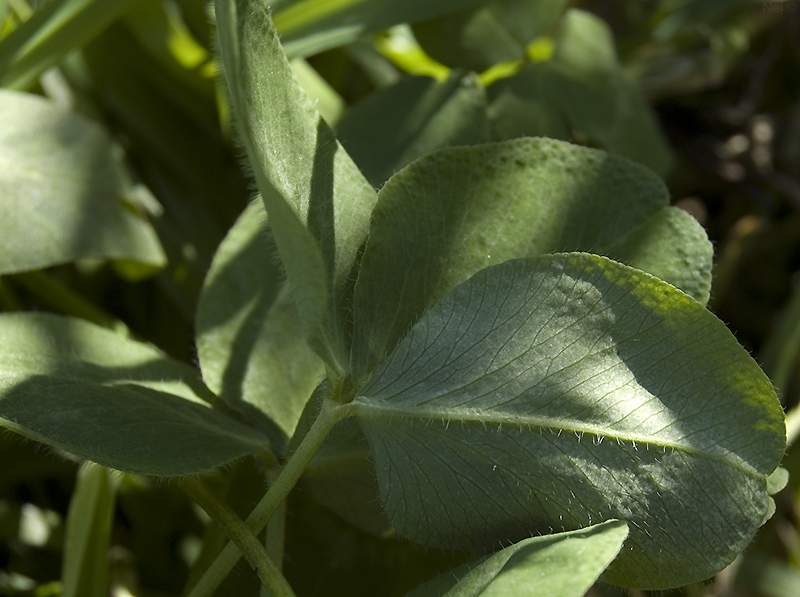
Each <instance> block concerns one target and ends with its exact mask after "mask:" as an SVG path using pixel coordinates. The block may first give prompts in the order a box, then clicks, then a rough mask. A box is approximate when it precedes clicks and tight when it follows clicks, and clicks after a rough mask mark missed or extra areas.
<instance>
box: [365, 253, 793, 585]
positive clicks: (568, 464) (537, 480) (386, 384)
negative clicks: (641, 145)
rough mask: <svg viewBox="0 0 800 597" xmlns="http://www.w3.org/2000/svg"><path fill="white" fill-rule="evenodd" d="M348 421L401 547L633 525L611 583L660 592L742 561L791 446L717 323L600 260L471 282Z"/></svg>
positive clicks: (538, 265) (535, 261) (421, 327)
mask: <svg viewBox="0 0 800 597" xmlns="http://www.w3.org/2000/svg"><path fill="white" fill-rule="evenodd" d="M351 408H352V409H353V412H354V415H355V417H356V419H357V420H358V422H359V423H360V424H361V426H362V428H363V429H364V432H365V433H366V435H367V438H368V439H369V441H370V444H371V446H372V449H373V453H374V456H375V468H376V471H377V475H378V482H379V484H380V490H381V501H382V502H383V504H384V508H385V510H386V513H387V515H388V516H389V519H390V521H391V522H392V526H393V527H394V528H395V529H397V531H398V533H399V534H400V535H403V536H406V537H408V538H409V539H412V540H414V541H417V542H420V543H423V544H426V545H434V546H439V547H450V548H453V547H470V548H481V547H484V548H485V547H488V546H492V545H497V542H498V541H510V540H519V539H521V538H524V537H527V536H530V534H531V533H535V532H537V531H539V532H546V531H547V530H548V529H550V530H552V529H554V528H556V529H558V528H561V529H563V530H570V529H576V528H580V527H587V526H590V525H592V524H596V523H597V522H601V521H604V520H610V519H619V520H625V521H626V522H627V523H628V525H629V529H630V536H629V537H628V539H627V540H626V542H625V546H624V547H623V550H622V552H621V553H620V555H619V557H618V558H617V559H616V560H615V561H614V563H612V564H611V566H610V567H609V568H608V570H607V571H606V573H605V575H604V579H605V580H607V581H608V582H611V583H614V584H620V585H622V586H628V587H637V588H648V589H665V588H671V587H677V586H681V585H684V584H687V583H689V582H693V581H698V580H703V579H706V578H708V577H710V576H711V575H713V574H715V573H716V572H718V571H719V570H722V569H723V568H724V567H725V566H727V565H728V564H730V562H731V561H733V559H734V558H735V557H736V556H737V555H738V554H739V553H740V552H741V551H742V550H743V549H744V548H745V547H746V546H747V544H748V543H749V542H750V540H751V539H752V537H753V535H754V534H755V532H756V530H757V529H758V527H759V526H760V525H761V524H762V522H763V520H764V517H765V515H766V514H767V512H768V510H769V500H770V498H769V495H768V493H767V477H768V476H769V475H770V474H771V473H772V472H773V471H774V470H775V469H776V467H777V466H778V463H779V462H780V460H781V459H782V457H783V452H784V449H785V446H786V428H785V424H784V417H783V410H782V408H781V405H780V403H779V401H778V399H777V396H776V395H775V392H774V389H773V388H772V385H771V383H770V381H769V379H768V378H767V377H766V376H765V375H764V373H763V372H762V371H761V370H760V369H759V368H758V365H757V364H756V363H755V361H754V360H753V359H752V358H751V357H750V356H749V354H748V353H747V352H746V351H745V350H744V349H743V348H742V347H741V346H740V345H739V343H738V342H737V341H736V339H735V338H734V337H733V335H732V334H731V333H730V331H728V329H727V328H726V327H725V325H724V324H723V323H722V322H721V321H720V320H719V319H717V318H716V317H715V316H714V315H712V314H711V313H710V312H709V311H708V310H707V309H706V308H705V307H704V306H702V305H701V304H699V303H698V302H697V301H694V300H693V299H691V298H690V297H688V296H687V295H685V294H684V293H682V292H680V291H678V290H677V289H675V288H674V287H673V286H670V285H669V284H665V283H664V282H662V281H660V280H659V279H657V278H655V277H653V276H650V275H648V274H646V273H644V272H642V271H640V270H636V269H633V268H629V267H627V266H624V265H621V264H619V263H617V262H614V261H611V260H609V259H606V258H603V257H599V256H597V255H589V254H586V253H566V254H555V255H542V256H539V257H535V258H531V259H519V260H512V261H507V262H505V263H502V264H500V265H496V266H493V267H489V268H487V269H485V270H482V271H480V272H479V273H477V274H475V275H474V276H473V277H472V278H470V279H469V280H468V281H467V282H464V283H463V284H461V285H459V286H457V287H456V288H455V289H454V290H453V291H452V292H451V293H450V294H448V295H447V296H446V297H445V298H444V299H443V300H442V301H441V302H440V303H438V304H437V305H436V306H434V307H433V308H431V309H430V310H429V311H427V312H426V313H425V315H424V316H423V317H422V318H421V319H420V320H419V321H418V322H417V324H416V325H415V326H414V327H413V328H412V329H411V331H410V332H409V334H408V335H407V336H406V337H405V338H404V339H403V341H402V342H401V343H400V344H399V345H398V347H397V349H396V350H395V351H394V352H393V353H392V354H391V355H390V356H389V357H388V358H387V360H386V362H385V363H384V365H383V366H382V367H381V368H380V369H379V370H378V371H377V372H376V373H375V374H374V375H373V376H372V378H371V379H370V381H369V382H368V383H367V384H366V385H365V386H364V387H363V388H362V389H361V390H360V392H359V395H358V396H357V397H356V398H355V399H354V400H353V402H352V403H351Z"/></svg>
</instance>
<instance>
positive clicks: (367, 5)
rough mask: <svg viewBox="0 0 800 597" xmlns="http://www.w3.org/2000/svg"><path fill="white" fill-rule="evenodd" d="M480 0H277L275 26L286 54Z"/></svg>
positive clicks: (329, 44)
mask: <svg viewBox="0 0 800 597" xmlns="http://www.w3.org/2000/svg"><path fill="white" fill-rule="evenodd" d="M479 2H480V0H436V2H431V1H430V0H403V2H396V1H393V0H341V1H337V2H330V1H329V0H277V1H276V2H273V3H272V5H271V8H272V11H273V12H274V15H275V27H276V28H277V29H278V32H279V33H280V35H281V40H282V42H283V44H284V46H285V47H286V53H287V54H288V55H289V56H290V57H297V56H309V55H311V54H317V53H319V52H321V51H322V50H327V49H329V48H332V47H336V46H342V45H346V44H348V43H350V42H352V41H355V40H357V39H359V38H361V37H363V36H365V35H367V34H369V33H375V32H377V31H383V30H384V29H388V28H389V27H391V26H392V25H397V24H399V23H413V22H415V21H421V20H423V19H431V18H434V17H436V16H440V15H444V14H447V13H449V12H452V11H455V10H458V9H460V8H464V7H469V6H474V5H475V4H478V3H479Z"/></svg>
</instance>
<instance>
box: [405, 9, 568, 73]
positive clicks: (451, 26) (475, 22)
mask: <svg viewBox="0 0 800 597" xmlns="http://www.w3.org/2000/svg"><path fill="white" fill-rule="evenodd" d="M565 4H566V1H565V0H492V1H490V2H485V3H483V4H482V5H480V6H478V7H477V8H470V9H467V10H461V11H458V12H455V13H453V14H448V15H445V16H442V17H439V18H437V19H431V20H428V21H422V22H420V23H416V24H415V25H414V27H413V29H414V35H415V36H416V38H417V40H418V41H419V43H420V45H421V46H422V47H423V49H424V50H425V52H427V53H428V54H429V55H430V56H431V57H432V58H434V59H436V60H438V61H439V62H441V63H442V64H446V65H447V66H449V67H451V68H466V69H470V70H474V71H476V72H482V71H485V70H487V69H489V68H491V67H493V66H495V65H497V64H500V63H503V62H511V61H515V60H520V59H522V58H524V56H525V48H526V46H527V45H528V44H529V43H530V42H532V41H533V40H534V39H536V38H537V37H539V36H541V35H544V34H545V33H546V32H547V31H548V30H549V29H550V28H551V27H552V26H553V25H554V24H555V23H556V22H557V21H558V17H559V16H560V15H561V12H562V11H563V9H564V5H565Z"/></svg>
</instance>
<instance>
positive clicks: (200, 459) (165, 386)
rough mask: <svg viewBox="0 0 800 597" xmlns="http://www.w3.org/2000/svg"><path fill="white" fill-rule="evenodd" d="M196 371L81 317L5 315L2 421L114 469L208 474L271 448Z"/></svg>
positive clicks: (1, 327)
mask: <svg viewBox="0 0 800 597" xmlns="http://www.w3.org/2000/svg"><path fill="white" fill-rule="evenodd" d="M214 399H215V397H214V395H213V394H211V392H209V391H208V389H207V388H206V387H205V386H204V385H203V383H202V381H201V380H200V379H199V376H198V373H197V370H196V369H194V368H192V367H189V366H188V365H184V364H182V363H179V362H177V361H173V360H171V359H169V358H168V357H166V356H165V355H163V354H162V353H161V352H160V351H158V350H157V349H155V348H153V347H151V346H148V345H146V344H142V343H139V342H134V341H131V340H127V339H125V338H123V337H122V336H120V335H119V334H115V333H113V332H111V331H109V330H106V329H103V328H100V327H97V326H95V325H92V324H90V323H86V322H85V321H82V320H79V319H71V318H67V317H60V316H57V315H49V314H45V313H14V314H4V315H2V316H0V423H2V425H3V426H5V427H8V428H9V429H12V430H14V431H17V432H19V433H21V434H22V435H25V436H27V437H29V438H31V439H35V440H37V441H41V442H43V443H45V444H48V445H51V446H54V447H56V448H61V449H63V450H66V451H67V452H71V453H72V454H75V455H76V456H79V457H81V458H86V459H88V460H92V461H94V462H98V463H100V464H103V465H105V466H108V467H112V468H116V469H119V470H124V471H130V472H134V473H143V474H148V475H158V476H173V475H185V474H191V473H199V472H202V471H206V470H209V469H212V468H214V467H217V466H220V465H222V464H225V463H226V462H229V461H231V460H234V459H236V458H239V457H241V456H244V455H245V454H252V453H256V452H260V451H265V450H269V445H268V442H267V440H266V439H265V437H264V436H263V435H261V434H259V433H256V432H255V431H253V430H252V429H250V428H249V427H247V426H245V425H243V424H242V423H239V422H237V421H236V420H234V419H232V418H230V417H229V416H227V415H225V414H224V413H222V412H220V411H219V410H215V409H212V408H210V404H209V403H210V402H213V401H214Z"/></svg>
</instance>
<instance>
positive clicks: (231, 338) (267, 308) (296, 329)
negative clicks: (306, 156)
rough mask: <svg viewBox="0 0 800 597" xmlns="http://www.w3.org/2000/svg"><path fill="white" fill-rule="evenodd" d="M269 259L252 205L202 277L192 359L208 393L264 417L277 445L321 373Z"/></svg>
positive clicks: (263, 224)
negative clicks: (274, 432) (274, 428)
mask: <svg viewBox="0 0 800 597" xmlns="http://www.w3.org/2000/svg"><path fill="white" fill-rule="evenodd" d="M276 257H277V251H276V249H275V242H274V240H273V238H272V235H271V234H270V233H269V230H268V229H267V215H266V213H265V212H264V205H263V204H262V202H261V201H260V200H259V201H255V202H253V203H251V204H250V206H249V207H248V208H247V210H245V212H244V213H243V214H242V215H241V217H240V218H239V220H238V221H237V222H236V224H235V225H234V226H233V228H231V230H230V232H229V233H228V236H226V237H225V240H224V241H223V242H222V244H221V245H220V247H219V249H218V251H217V254H216V256H215V257H214V261H213V263H212V265H211V269H210V270H209V272H208V276H207V277H206V281H205V285H204V287H203V292H202V294H201V295H200V300H199V303H198V307H197V354H198V357H199V359H200V368H201V370H202V372H203V379H204V380H205V382H206V384H207V385H208V387H209V388H211V390H212V391H213V392H215V393H216V394H218V395H219V396H220V397H221V398H222V399H223V400H225V401H226V402H227V403H228V404H229V405H231V406H232V407H233V408H235V409H237V410H239V411H243V412H249V413H250V416H248V419H249V420H251V421H254V422H256V423H257V422H258V421H259V418H258V417H257V416H254V415H253V413H252V409H250V408H247V406H248V405H250V406H252V407H255V408H257V409H258V411H260V412H261V413H264V414H266V415H267V416H268V417H269V418H270V420H271V421H272V422H274V424H275V425H277V426H278V428H279V429H280V431H281V435H282V438H281V441H280V442H279V443H284V442H285V441H286V440H287V439H288V438H289V437H291V436H292V434H293V433H294V430H295V427H296V426H297V422H298V420H299V419H300V415H301V413H302V412H303V407H304V406H305V403H306V401H307V400H308V397H309V396H310V395H311V392H312V391H313V390H314V388H315V387H316V386H317V385H318V384H319V382H320V381H321V380H322V378H323V377H324V375H325V367H324V365H323V364H322V362H321V361H320V359H319V357H317V356H316V354H314V352H313V351H312V350H311V349H310V348H309V347H308V344H307V343H306V342H305V340H304V338H303V333H302V327H301V325H300V321H299V319H298V317H297V313H296V311H295V308H294V306H293V305H292V303H291V301H290V300H289V293H288V288H287V287H286V284H285V283H284V279H283V276H282V274H281V272H280V269H279V267H278V264H277V261H276ZM262 418H263V417H262ZM266 429H269V426H266ZM266 429H265V430H266Z"/></svg>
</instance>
